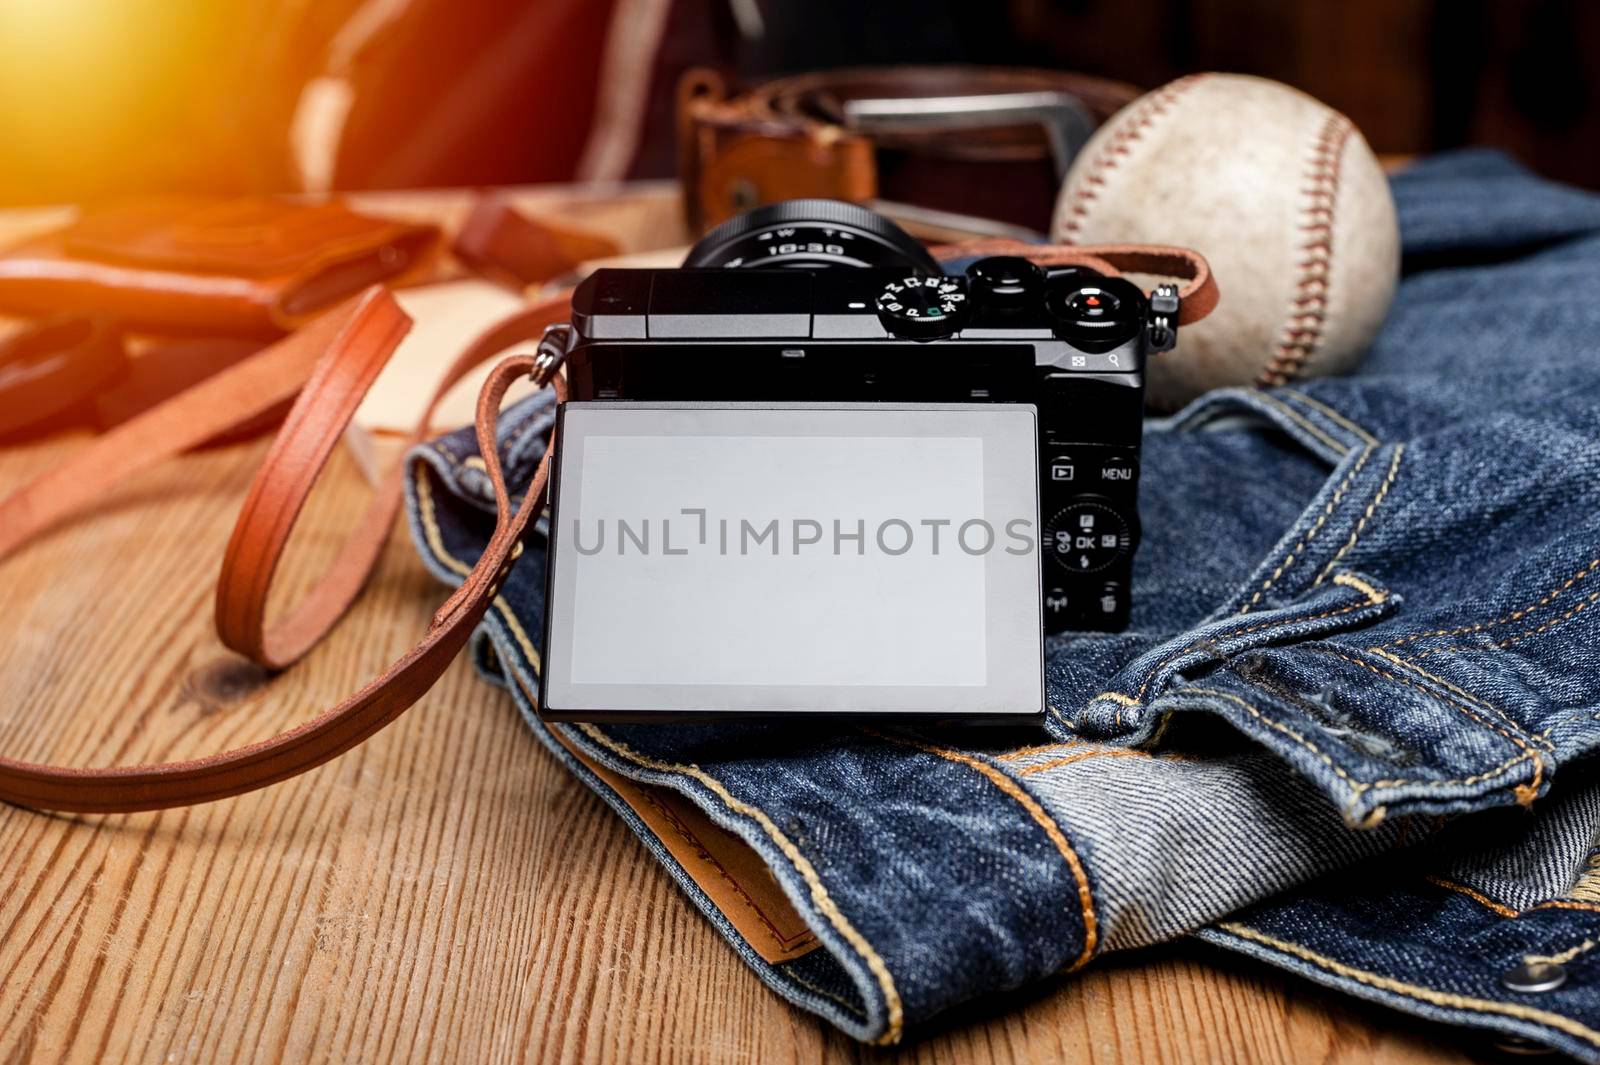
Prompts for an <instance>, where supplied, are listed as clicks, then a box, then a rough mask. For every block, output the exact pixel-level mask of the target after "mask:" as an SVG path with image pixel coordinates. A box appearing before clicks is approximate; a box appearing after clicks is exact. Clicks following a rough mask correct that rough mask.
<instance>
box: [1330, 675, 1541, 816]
mask: <svg viewBox="0 0 1600 1065" xmlns="http://www.w3.org/2000/svg"><path fill="white" fill-rule="evenodd" d="M1311 650H1315V651H1319V652H1321V653H1322V654H1327V655H1332V656H1333V657H1334V658H1340V659H1343V660H1344V661H1346V662H1349V663H1351V664H1352V665H1357V666H1360V667H1361V668H1362V669H1365V670H1369V671H1371V672H1373V673H1376V674H1377V675H1378V676H1380V677H1387V678H1389V679H1390V680H1393V681H1398V682H1399V683H1401V684H1404V685H1405V686H1406V687H1408V688H1414V689H1415V690H1417V691H1419V692H1421V693H1422V694H1424V695H1426V696H1428V697H1430V698H1433V699H1437V700H1439V701H1440V702H1443V703H1444V704H1445V705H1447V706H1452V707H1454V708H1455V709H1456V710H1458V711H1460V712H1461V713H1463V714H1465V715H1466V716H1467V717H1468V718H1470V719H1471V720H1473V721H1476V722H1477V723H1478V724H1480V725H1483V726H1484V727H1485V728H1488V729H1492V730H1493V731H1495V732H1497V733H1499V734H1500V735H1501V736H1504V737H1505V738H1506V739H1507V740H1509V741H1510V742H1511V743H1513V744H1514V745H1516V746H1517V747H1518V748H1520V749H1521V750H1522V751H1523V752H1524V754H1525V756H1526V757H1531V758H1532V759H1533V780H1531V781H1530V782H1529V783H1528V787H1529V789H1531V792H1533V793H1537V792H1538V790H1539V785H1540V783H1541V782H1542V779H1543V774H1544V759H1542V758H1540V757H1538V752H1537V751H1536V750H1535V749H1534V748H1533V747H1531V746H1529V744H1528V743H1527V742H1526V741H1524V740H1523V739H1522V738H1521V737H1519V736H1517V735H1515V734H1514V733H1511V732H1507V731H1506V730H1505V729H1503V728H1501V727H1500V726H1499V725H1496V724H1494V723H1493V722H1491V721H1488V720H1485V719H1484V718H1481V717H1479V716H1478V715H1477V714H1475V713H1473V712H1472V711H1471V710H1470V709H1469V708H1468V707H1467V705H1466V704H1465V703H1462V702H1458V701H1457V700H1455V699H1452V698H1450V697H1449V696H1447V695H1440V694H1439V693H1438V692H1430V691H1428V689H1426V688H1424V687H1423V686H1422V685H1420V684H1418V683H1417V682H1416V681H1414V680H1411V679H1409V678H1407V677H1402V676H1400V675H1399V674H1397V673H1391V672H1389V671H1388V670H1386V669H1379V668H1378V667H1377V666H1375V665H1373V664H1372V663H1370V662H1363V661H1362V660H1361V659H1359V658H1356V657H1354V656H1353V655H1347V654H1344V653H1342V652H1339V651H1335V650H1333V649H1332V648H1329V647H1315V648H1311ZM1521 760H1522V759H1518V761H1521ZM1533 797H1534V796H1533V794H1529V795H1527V796H1526V797H1525V799H1524V796H1522V795H1519V796H1518V802H1521V803H1523V804H1524V805H1526V803H1527V802H1532V801H1533Z"/></svg>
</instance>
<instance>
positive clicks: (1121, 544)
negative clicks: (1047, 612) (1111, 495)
mask: <svg viewBox="0 0 1600 1065" xmlns="http://www.w3.org/2000/svg"><path fill="white" fill-rule="evenodd" d="M1044 548H1045V554H1046V556H1047V557H1049V558H1050V559H1051V560H1052V561H1053V562H1054V563H1055V564H1056V565H1057V566H1060V567H1061V568H1062V569H1064V570H1066V571H1067V572H1068V573H1098V572H1100V571H1101V570H1103V569H1106V568H1107V567H1108V566H1111V565H1112V564H1114V563H1115V562H1117V561H1118V560H1119V559H1121V558H1123V557H1124V556H1125V555H1127V553H1128V552H1129V551H1130V550H1132V548H1133V531H1132V530H1131V529H1130V528H1129V527H1128V521H1127V519H1126V518H1124V517H1123V516H1122V514H1121V513H1120V512H1118V511H1117V509H1116V508H1115V507H1113V506H1111V505H1110V504H1109V503H1103V502H1100V501H1098V500H1093V499H1079V500H1075V501H1073V502H1072V503H1069V504H1068V505H1067V506H1065V507H1063V508H1061V509H1060V510H1058V511H1056V513H1055V516H1054V517H1052V518H1051V519H1050V520H1049V521H1048V522H1046V523H1045V527H1044Z"/></svg>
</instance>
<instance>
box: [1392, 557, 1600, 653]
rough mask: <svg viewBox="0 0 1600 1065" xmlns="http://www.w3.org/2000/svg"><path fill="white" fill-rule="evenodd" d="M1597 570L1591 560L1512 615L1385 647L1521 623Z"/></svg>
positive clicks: (1599, 562) (1421, 634)
mask: <svg viewBox="0 0 1600 1065" xmlns="http://www.w3.org/2000/svg"><path fill="white" fill-rule="evenodd" d="M1596 569H1600V558H1594V559H1590V561H1589V564H1588V565H1587V566H1585V567H1583V569H1581V570H1579V571H1578V572H1577V573H1574V574H1573V575H1572V576H1571V577H1568V578H1567V582H1566V583H1565V584H1563V585H1562V586H1561V587H1559V588H1557V589H1556V590H1555V591H1553V592H1551V593H1550V594H1549V595H1546V596H1545V597H1544V598H1543V599H1541V600H1539V601H1538V602H1537V603H1534V604H1532V605H1530V606H1525V607H1521V608H1519V609H1517V610H1513V611H1512V612H1511V613H1509V614H1506V615H1504V616H1503V617H1498V618H1496V619H1495V620H1493V621H1481V622H1479V623H1477V624H1476V625H1463V626H1461V627H1460V628H1458V629H1435V630H1434V631H1433V632H1419V633H1416V634H1414V635H1411V636H1406V637H1402V638H1401V639H1398V640H1395V641H1393V642H1392V643H1386V644H1384V645H1383V646H1385V647H1400V646H1402V645H1404V644H1408V643H1414V642H1415V641H1417V640H1426V639H1428V638H1429V637H1432V636H1466V635H1468V634H1470V633H1474V632H1482V631H1483V630H1485V629H1493V628H1497V627H1499V626H1501V625H1505V624H1507V623H1509V622H1513V621H1521V620H1522V619H1523V618H1525V617H1527V616H1528V615H1529V614H1531V613H1533V612H1534V611H1535V610H1538V609H1539V608H1540V607H1542V606H1547V605H1548V604H1550V603H1552V602H1554V601H1555V599H1556V598H1557V597H1558V596H1560V595H1561V593H1562V592H1565V591H1566V590H1567V589H1569V588H1571V587H1572V586H1573V585H1574V584H1577V583H1578V582H1579V581H1581V580H1583V579H1585V578H1586V577H1588V576H1589V575H1590V574H1591V573H1593V572H1594V571H1595V570H1596Z"/></svg>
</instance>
